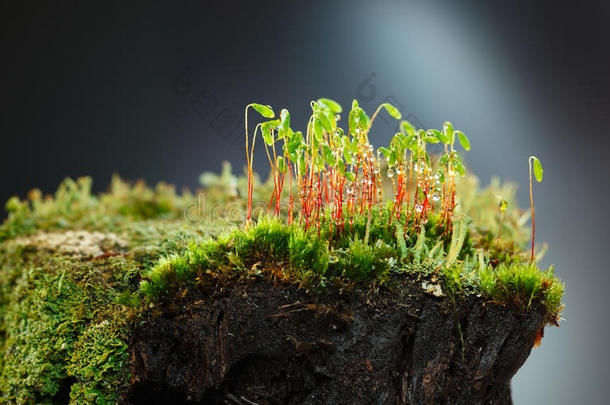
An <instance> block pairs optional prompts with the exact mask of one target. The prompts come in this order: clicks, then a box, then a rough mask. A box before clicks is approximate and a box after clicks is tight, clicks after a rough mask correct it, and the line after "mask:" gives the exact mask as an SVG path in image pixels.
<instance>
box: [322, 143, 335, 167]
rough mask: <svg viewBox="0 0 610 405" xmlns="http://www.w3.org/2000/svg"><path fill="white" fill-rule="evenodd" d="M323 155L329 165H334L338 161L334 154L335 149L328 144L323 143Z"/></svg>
mask: <svg viewBox="0 0 610 405" xmlns="http://www.w3.org/2000/svg"><path fill="white" fill-rule="evenodd" d="M322 157H323V158H324V161H325V162H326V164H327V165H329V166H334V165H335V163H337V159H335V155H334V154H333V150H332V149H331V148H330V146H328V145H327V144H323V145H322Z"/></svg>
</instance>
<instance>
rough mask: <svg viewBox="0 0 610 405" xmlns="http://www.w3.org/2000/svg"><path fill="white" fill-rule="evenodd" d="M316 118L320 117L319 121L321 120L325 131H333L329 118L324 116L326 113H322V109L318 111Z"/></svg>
mask: <svg viewBox="0 0 610 405" xmlns="http://www.w3.org/2000/svg"><path fill="white" fill-rule="evenodd" d="M318 118H319V119H320V121H321V122H322V127H323V128H324V129H325V130H326V132H329V133H330V132H332V131H333V126H332V124H331V122H330V120H329V118H328V117H327V116H326V114H325V113H324V111H320V112H319V113H318Z"/></svg>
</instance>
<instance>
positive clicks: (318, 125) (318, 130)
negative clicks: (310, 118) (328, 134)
mask: <svg viewBox="0 0 610 405" xmlns="http://www.w3.org/2000/svg"><path fill="white" fill-rule="evenodd" d="M323 132H324V128H323V127H322V121H320V119H319V118H316V119H315V121H314V122H313V133H314V135H315V136H316V139H317V140H318V141H320V142H321V141H322V133H323Z"/></svg>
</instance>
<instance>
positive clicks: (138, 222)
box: [0, 167, 563, 404]
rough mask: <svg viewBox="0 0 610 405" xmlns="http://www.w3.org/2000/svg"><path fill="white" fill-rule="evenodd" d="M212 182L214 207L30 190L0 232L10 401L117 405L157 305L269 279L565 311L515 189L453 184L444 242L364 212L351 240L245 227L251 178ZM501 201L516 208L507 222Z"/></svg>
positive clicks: (1, 326)
mask: <svg viewBox="0 0 610 405" xmlns="http://www.w3.org/2000/svg"><path fill="white" fill-rule="evenodd" d="M204 180H205V181H206V182H207V183H208V184H209V185H210V188H209V189H207V190H206V191H205V202H204V203H203V207H201V206H199V205H197V204H200V203H199V201H200V200H198V199H196V198H195V197H194V196H193V195H191V194H189V193H183V194H181V195H178V194H176V193H175V192H174V190H173V188H172V187H169V186H166V185H160V186H158V187H156V188H154V189H151V188H147V187H145V186H144V185H143V184H142V183H136V184H135V185H129V184H127V183H124V182H122V181H120V180H119V179H118V178H115V179H114V180H113V183H112V185H111V187H110V190H109V192H108V193H105V194H101V195H97V196H96V195H93V194H91V192H90V181H89V180H88V179H79V180H77V181H72V180H66V181H65V182H64V183H62V185H61V186H60V188H59V190H58V191H57V193H56V194H55V196H54V197H44V198H43V197H42V196H41V195H40V192H38V191H33V192H31V193H30V195H29V197H28V199H27V200H23V201H22V200H19V199H17V198H13V199H11V200H10V201H9V203H8V204H7V208H8V210H9V217H8V219H7V220H6V221H5V222H4V223H3V224H2V226H0V350H1V351H2V355H1V356H0V402H3V403H24V404H34V403H36V404H38V403H41V404H43V403H58V402H59V403H65V402H67V401H70V403H73V404H79V403H98V404H104V403H118V402H120V401H121V400H122V396H123V395H124V393H125V390H126V389H127V388H128V383H129V378H130V375H129V373H130V361H131V359H130V356H129V353H128V344H129V336H130V333H131V330H132V328H133V326H134V325H137V324H138V323H139V322H141V321H142V320H143V319H145V317H144V315H145V314H147V311H149V308H150V305H151V304H153V306H154V308H159V306H157V305H155V304H156V303H157V302H159V301H161V302H163V303H169V304H172V303H173V302H174V301H175V300H176V299H178V298H180V297H184V296H186V295H188V294H189V293H190V292H191V291H195V290H198V289H200V288H204V287H205V286H206V285H207V284H209V283H215V284H216V283H224V282H228V281H230V280H239V279H244V278H260V277H265V278H271V279H274V280H278V281H281V282H289V283H297V284H299V285H300V286H303V287H305V288H309V289H316V290H318V289H332V288H337V286H341V287H343V286H345V285H352V286H355V287H356V288H368V287H369V286H370V285H373V284H374V285H380V284H384V283H388V282H390V281H392V280H394V279H396V278H397V277H401V275H402V274H403V273H409V274H411V275H413V274H415V275H421V276H422V277H423V278H426V280H432V279H433V278H434V277H436V278H438V279H439V282H440V284H439V285H442V292H444V293H445V294H453V295H454V296H459V295H460V294H482V295H484V296H485V297H488V298H489V299H494V300H499V301H502V302H506V303H508V304H511V305H515V306H517V307H519V308H522V309H523V310H527V309H528V307H529V306H531V305H533V303H542V304H543V305H544V307H545V308H546V310H547V313H548V317H549V321H552V320H554V319H555V318H556V317H557V315H558V312H559V310H560V306H561V303H560V300H561V294H562V291H563V284H561V282H560V281H559V280H558V279H557V278H556V277H555V276H554V275H553V271H552V269H551V270H548V271H544V272H543V271H541V270H540V269H538V268H537V267H536V266H535V265H534V264H530V263H529V261H528V259H527V256H528V255H527V252H524V250H523V245H524V243H525V242H526V241H527V237H528V231H527V229H526V228H525V222H526V220H527V214H526V213H523V212H522V211H520V210H518V209H517V208H515V204H514V203H512V198H513V194H514V187H512V186H507V185H501V184H500V183H499V182H492V184H491V186H490V187H488V188H486V189H483V190H481V189H480V188H479V186H478V183H477V181H476V179H475V178H474V177H472V176H466V177H464V178H462V179H461V180H460V182H458V183H457V185H456V187H457V188H458V190H460V189H463V190H464V191H462V192H460V193H459V194H460V200H459V201H458V204H457V205H456V213H455V222H454V227H453V230H452V231H451V232H447V233H443V232H440V233H439V231H438V230H439V227H438V226H436V224H437V222H438V221H439V217H438V216H435V215H431V216H430V218H429V219H428V222H427V223H426V224H424V226H422V227H421V228H420V229H419V230H418V231H417V232H415V233H414V232H406V233H405V232H404V229H405V227H404V225H405V224H404V223H403V222H400V221H398V222H397V221H394V222H391V224H390V225H388V224H389V221H388V216H389V215H391V211H390V207H391V206H389V205H388V206H385V207H381V208H379V206H376V207H373V209H372V211H371V215H370V216H369V215H367V214H366V213H364V214H358V213H356V214H355V215H354V217H353V218H352V222H351V223H350V222H349V221H346V222H345V224H344V225H343V226H342V227H341V228H340V229H338V228H336V227H330V226H329V224H328V222H324V221H322V222H321V223H320V226H319V227H316V226H312V227H310V228H309V229H308V230H307V231H306V230H304V229H303V227H301V226H299V224H298V218H297V219H295V221H294V222H293V223H292V224H291V225H288V224H286V221H285V219H284V213H285V211H284V210H283V207H282V211H281V213H282V214H281V215H280V217H279V218H268V217H264V216H263V217H260V218H259V219H258V220H257V221H255V222H254V223H253V224H251V225H250V226H249V227H243V226H241V224H243V218H245V216H246V202H245V200H244V197H245V196H246V194H247V179H246V178H244V177H235V176H232V175H231V174H230V170H228V168H227V167H225V170H224V173H223V175H222V176H220V177H211V176H205V177H204ZM225 183H226V184H225ZM272 190H273V183H272V182H267V183H263V184H257V188H256V192H255V197H256V198H257V199H259V200H266V201H268V199H269V196H270V195H271V194H272V192H273V191H272ZM495 195H499V196H501V197H502V198H504V199H506V200H508V201H509V202H510V203H509V210H508V211H507V212H506V214H505V215H504V218H503V219H501V217H500V214H499V211H498V208H497V198H496V197H494V196H495ZM229 203H230V204H232V205H231V207H232V208H235V210H234V211H233V213H235V212H237V215H235V217H234V218H227V217H226V216H225V215H223V214H221V213H220V212H219V211H214V215H208V216H205V217H202V218H200V219H201V220H195V221H193V220H188V218H187V220H185V211H186V212H188V211H189V210H191V209H193V210H195V211H198V210H203V211H205V212H207V210H208V209H210V207H218V206H222V205H226V204H229ZM193 204H195V205H193ZM265 206H266V204H265ZM240 217H241V219H240ZM460 218H461V219H460ZM467 218H470V220H469V222H468V224H467V225H468V226H467V227H466V231H464V232H461V231H460V228H461V227H460V224H461V223H462V222H461V221H462V220H463V221H467ZM501 221H503V232H502V234H501V235H497V231H498V228H499V224H500V222H501ZM233 224H239V226H237V227H235V226H232V225H233ZM72 231H74V232H72ZM75 239H77V240H78V243H72V241H73V240H75ZM431 282H432V281H431ZM435 288H436V286H435ZM438 288H440V287H438ZM434 291H436V290H434Z"/></svg>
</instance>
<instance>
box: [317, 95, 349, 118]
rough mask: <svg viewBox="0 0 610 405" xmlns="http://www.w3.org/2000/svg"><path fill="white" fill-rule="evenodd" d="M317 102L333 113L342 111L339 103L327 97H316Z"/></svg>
mask: <svg viewBox="0 0 610 405" xmlns="http://www.w3.org/2000/svg"><path fill="white" fill-rule="evenodd" d="M318 103H320V104H323V105H324V106H325V107H327V108H328V109H329V110H330V111H332V112H333V114H339V113H340V112H342V111H343V108H341V105H340V104H339V103H337V102H336V101H334V100H331V99H329V98H320V99H318Z"/></svg>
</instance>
